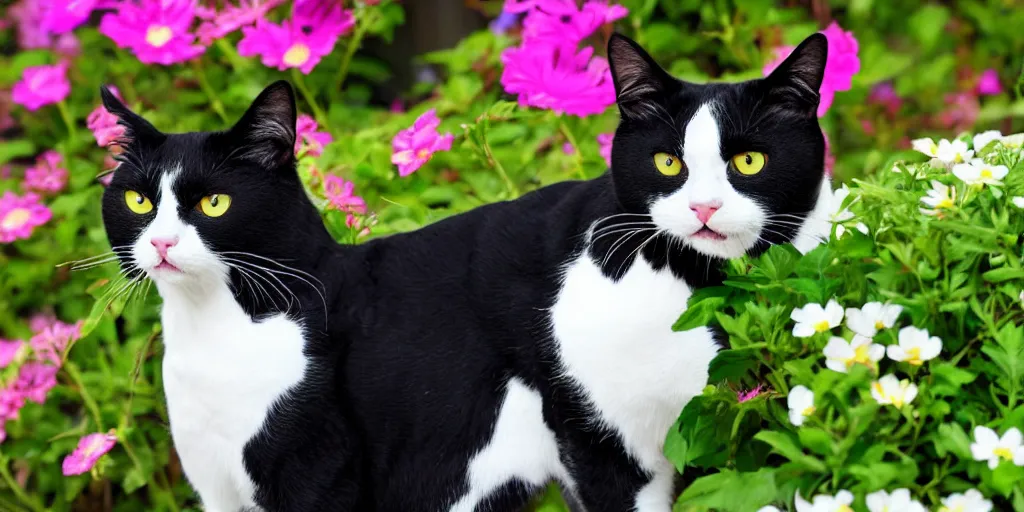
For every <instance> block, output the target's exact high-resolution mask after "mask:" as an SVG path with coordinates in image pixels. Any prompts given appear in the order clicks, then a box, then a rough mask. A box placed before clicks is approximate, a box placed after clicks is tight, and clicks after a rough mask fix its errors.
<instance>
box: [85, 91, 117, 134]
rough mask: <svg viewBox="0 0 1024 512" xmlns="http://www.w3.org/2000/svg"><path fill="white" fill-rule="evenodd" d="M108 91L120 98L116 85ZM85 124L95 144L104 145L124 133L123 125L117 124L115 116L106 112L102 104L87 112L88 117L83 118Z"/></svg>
mask: <svg viewBox="0 0 1024 512" xmlns="http://www.w3.org/2000/svg"><path fill="white" fill-rule="evenodd" d="M110 92H112V93H114V96H116V97H117V98H118V99H121V93H120V92H119V91H118V90H117V88H116V87H110ZM85 126H86V127H87V128H89V129H90V130H92V135H93V137H95V138H96V145H98V146H100V147H106V146H108V145H110V144H111V143H112V142H114V141H116V140H117V139H119V138H121V136H122V135H124V126H121V125H119V124H117V116H115V115H114V114H111V113H110V112H107V109H106V107H104V106H103V105H102V104H101V105H99V106H97V107H96V108H95V109H93V111H92V112H90V113H89V117H87V118H86V119H85Z"/></svg>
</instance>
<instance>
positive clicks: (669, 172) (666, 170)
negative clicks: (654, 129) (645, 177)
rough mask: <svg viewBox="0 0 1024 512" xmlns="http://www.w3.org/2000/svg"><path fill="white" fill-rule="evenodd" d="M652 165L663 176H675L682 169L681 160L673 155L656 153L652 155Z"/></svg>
mask: <svg viewBox="0 0 1024 512" xmlns="http://www.w3.org/2000/svg"><path fill="white" fill-rule="evenodd" d="M654 166H655V167H657V168H658V172H660V173H662V174H664V175H665V176H675V175H677V174H679V171H682V170H683V161H682V160H680V159H679V157H677V156H675V155H670V154H668V153H658V154H656V155H654Z"/></svg>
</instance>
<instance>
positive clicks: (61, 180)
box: [22, 149, 68, 194]
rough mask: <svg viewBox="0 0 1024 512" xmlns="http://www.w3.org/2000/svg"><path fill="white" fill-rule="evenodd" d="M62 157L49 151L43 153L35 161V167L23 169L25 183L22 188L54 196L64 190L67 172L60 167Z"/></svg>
mask: <svg viewBox="0 0 1024 512" xmlns="http://www.w3.org/2000/svg"><path fill="white" fill-rule="evenodd" d="M63 159H64V157H62V156H61V155H60V153H58V152H56V151H53V150H52V149H51V150H48V151H45V152H44V153H43V154H42V155H39V158H37V159H36V165H34V166H33V167H29V168H28V169H25V181H23V182H22V186H24V187H25V189H27V190H30V191H32V192H39V193H40V194H56V193H57V192H60V191H61V190H63V189H64V185H66V184H67V182H68V171H67V169H63V168H61V167H60V163H61V160H63Z"/></svg>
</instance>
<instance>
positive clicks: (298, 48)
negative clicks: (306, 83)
mask: <svg viewBox="0 0 1024 512" xmlns="http://www.w3.org/2000/svg"><path fill="white" fill-rule="evenodd" d="M354 24H355V18H354V17H353V16H352V12H351V11H347V10H344V9H342V8H341V3H340V2H327V3H321V2H318V1H310V0H307V1H305V2H299V3H298V4H296V6H295V16H294V17H293V18H292V19H291V20H287V21H285V22H284V23H282V24H280V25H277V24H275V23H271V22H269V21H267V20H265V19H261V20H258V21H257V22H256V26H254V27H244V28H242V34H243V37H242V40H241V41H239V42H238V53H239V55H242V56H245V57H252V56H254V55H259V56H260V60H261V61H262V62H263V65H264V66H267V67H272V68H277V69H278V70H281V71H284V70H286V69H288V68H298V69H299V71H302V73H303V74H306V75H308V74H309V72H310V71H312V70H313V68H314V67H316V65H317V64H319V63H320V59H321V58H322V57H323V56H325V55H327V54H329V53H331V51H332V50H333V49H334V45H335V44H336V43H337V42H338V38H339V37H341V35H342V34H344V33H345V32H347V31H348V30H349V29H350V28H352V26H353V25H354Z"/></svg>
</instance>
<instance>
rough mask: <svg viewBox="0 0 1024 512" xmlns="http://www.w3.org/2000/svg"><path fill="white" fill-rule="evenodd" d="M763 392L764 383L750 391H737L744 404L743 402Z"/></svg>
mask: <svg viewBox="0 0 1024 512" xmlns="http://www.w3.org/2000/svg"><path fill="white" fill-rule="evenodd" d="M762 392H764V384H759V385H758V386H757V387H756V388H754V389H751V390H749V391H740V392H738V393H736V399H737V400H739V403H741V404H742V403H743V402H746V401H748V400H752V399H754V398H756V397H757V396H758V395H760V394H761V393H762Z"/></svg>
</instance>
